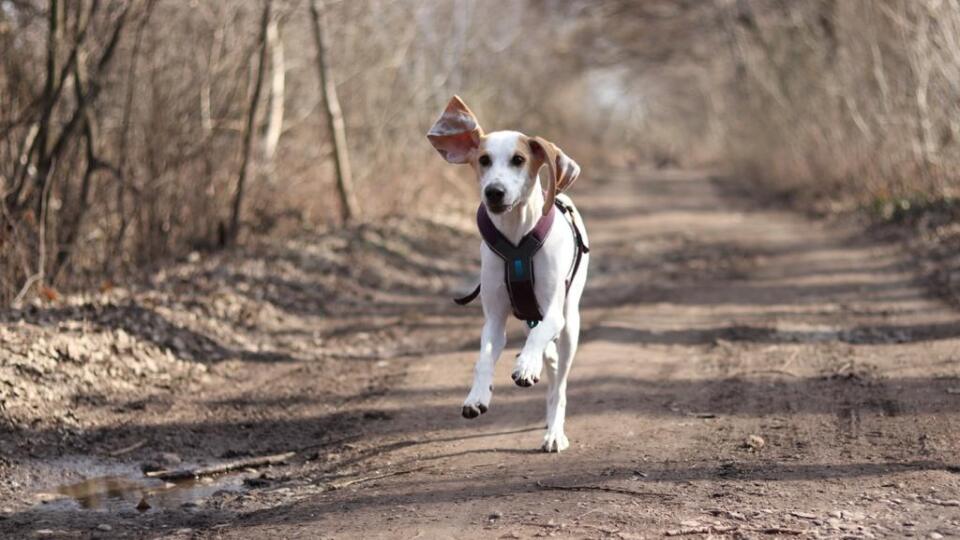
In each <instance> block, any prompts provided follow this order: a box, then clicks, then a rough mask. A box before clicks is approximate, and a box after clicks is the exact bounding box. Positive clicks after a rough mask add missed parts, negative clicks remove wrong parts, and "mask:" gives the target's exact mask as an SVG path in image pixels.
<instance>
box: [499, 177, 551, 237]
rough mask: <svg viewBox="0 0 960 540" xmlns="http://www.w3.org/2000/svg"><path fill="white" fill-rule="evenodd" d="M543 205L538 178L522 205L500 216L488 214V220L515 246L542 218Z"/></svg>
mask: <svg viewBox="0 0 960 540" xmlns="http://www.w3.org/2000/svg"><path fill="white" fill-rule="evenodd" d="M543 204H544V200H543V190H542V189H541V187H540V179H539V178H538V179H537V180H536V182H534V185H533V189H532V190H531V192H530V196H529V197H527V200H526V201H524V202H523V204H518V205H516V206H514V207H513V208H511V209H510V210H508V211H506V212H504V213H502V214H490V220H491V221H492V222H493V224H494V226H496V227H497V230H498V231H500V233H501V234H503V236H505V237H506V238H507V240H510V242H512V243H513V244H514V245H517V244H519V243H520V240H521V239H523V237H524V236H526V234H527V233H529V232H530V231H532V230H533V228H534V227H535V226H536V225H537V222H538V221H540V218H541V217H543Z"/></svg>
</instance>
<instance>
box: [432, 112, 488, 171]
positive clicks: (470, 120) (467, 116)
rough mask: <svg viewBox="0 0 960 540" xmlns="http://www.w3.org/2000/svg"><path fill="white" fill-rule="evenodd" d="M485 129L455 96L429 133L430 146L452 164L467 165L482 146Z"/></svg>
mask: <svg viewBox="0 0 960 540" xmlns="http://www.w3.org/2000/svg"><path fill="white" fill-rule="evenodd" d="M482 136H483V129H481V128H480V123H479V122H477V117H476V116H474V114H473V112H472V111H470V108H469V107H467V105H466V104H465V103H464V102H463V101H462V100H461V99H460V97H459V96H453V98H451V99H450V103H448V104H447V108H446V110H444V111H443V114H441V115H440V118H438V119H437V121H436V122H435V123H434V124H433V127H432V128H430V131H428V132H427V139H430V144H432V145H433V147H434V148H436V149H437V152H440V155H441V156H443V158H444V159H446V160H447V161H449V162H450V163H466V162H467V160H468V159H469V158H470V153H471V152H473V151H474V150H476V149H477V147H478V146H479V145H480V137H482Z"/></svg>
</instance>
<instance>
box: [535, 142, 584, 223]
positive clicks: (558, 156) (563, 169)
mask: <svg viewBox="0 0 960 540" xmlns="http://www.w3.org/2000/svg"><path fill="white" fill-rule="evenodd" d="M530 150H531V151H532V152H533V155H534V156H535V157H536V158H537V159H538V160H539V161H540V162H541V166H542V165H546V166H547V169H548V170H549V171H550V178H548V179H547V197H546V200H545V201H544V203H543V214H544V215H546V214H547V212H549V211H550V207H551V206H553V201H554V200H555V199H556V197H557V193H562V192H564V191H566V189H567V188H568V187H570V184H572V183H574V182H575V181H576V180H577V177H578V176H580V165H577V162H576V161H574V160H572V159H570V158H569V157H568V156H567V155H566V154H564V153H563V150H560V148H558V147H557V145H555V144H553V143H552V142H550V141H548V140H546V139H544V138H542V137H531V138H530ZM539 170H540V166H537V171H539Z"/></svg>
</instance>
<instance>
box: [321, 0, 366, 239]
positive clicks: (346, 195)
mask: <svg viewBox="0 0 960 540" xmlns="http://www.w3.org/2000/svg"><path fill="white" fill-rule="evenodd" d="M310 15H311V16H312V19H313V38H314V41H315V42H316V46H317V72H318V73H319V74H320V87H321V89H322V91H323V103H324V106H325V109H326V112H327V129H328V131H329V132H330V135H331V138H332V140H333V155H334V164H335V165H336V172H337V191H338V193H339V195H340V208H341V210H342V214H341V216H342V221H343V222H344V223H346V222H348V221H352V220H354V219H356V218H358V217H360V207H359V205H358V204H357V197H356V194H355V193H354V191H353V178H352V177H351V175H350V156H349V153H348V151H347V134H346V129H344V125H343V113H342V112H341V110H340V101H339V100H338V99H337V87H336V84H335V83H334V81H333V78H332V77H331V75H330V71H329V68H328V64H327V57H326V54H327V47H326V43H325V41H324V39H325V36H326V32H327V25H326V19H325V15H326V14H325V13H324V7H323V2H322V1H321V0H310Z"/></svg>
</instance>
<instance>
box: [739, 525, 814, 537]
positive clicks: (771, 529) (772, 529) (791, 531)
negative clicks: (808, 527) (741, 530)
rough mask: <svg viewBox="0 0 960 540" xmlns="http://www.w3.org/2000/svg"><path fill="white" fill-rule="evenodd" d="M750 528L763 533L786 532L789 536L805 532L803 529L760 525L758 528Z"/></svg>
mask: <svg viewBox="0 0 960 540" xmlns="http://www.w3.org/2000/svg"><path fill="white" fill-rule="evenodd" d="M751 530H752V531H754V532H761V533H763V534H787V535H791V536H799V535H801V534H804V533H805V532H807V531H805V530H803V529H787V528H784V527H762V528H759V529H751Z"/></svg>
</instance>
